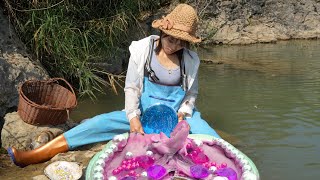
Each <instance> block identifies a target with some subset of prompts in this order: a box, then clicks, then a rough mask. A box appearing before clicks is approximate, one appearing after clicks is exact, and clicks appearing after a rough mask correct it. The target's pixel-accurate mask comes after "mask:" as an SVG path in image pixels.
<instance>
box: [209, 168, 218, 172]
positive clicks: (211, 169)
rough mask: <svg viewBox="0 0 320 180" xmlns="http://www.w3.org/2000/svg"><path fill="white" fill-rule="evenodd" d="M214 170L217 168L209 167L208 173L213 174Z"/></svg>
mask: <svg viewBox="0 0 320 180" xmlns="http://www.w3.org/2000/svg"><path fill="white" fill-rule="evenodd" d="M216 170H217V167H215V166H211V167H210V168H209V171H210V172H211V173H214V172H215V171H216Z"/></svg>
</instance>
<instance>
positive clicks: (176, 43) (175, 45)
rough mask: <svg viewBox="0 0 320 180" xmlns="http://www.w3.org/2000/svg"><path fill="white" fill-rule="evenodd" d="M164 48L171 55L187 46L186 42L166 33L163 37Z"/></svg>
mask: <svg viewBox="0 0 320 180" xmlns="http://www.w3.org/2000/svg"><path fill="white" fill-rule="evenodd" d="M161 43H162V50H163V51H164V52H165V53H166V54H168V55H170V54H174V53H175V52H177V51H179V50H181V49H182V48H184V47H185V46H186V42H185V41H183V40H180V39H177V38H174V37H172V36H170V35H167V34H164V35H162V37H161Z"/></svg>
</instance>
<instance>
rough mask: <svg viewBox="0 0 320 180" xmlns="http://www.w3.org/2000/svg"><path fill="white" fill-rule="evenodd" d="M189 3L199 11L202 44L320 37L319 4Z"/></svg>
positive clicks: (275, 0) (297, 0) (295, 0)
mask: <svg viewBox="0 0 320 180" xmlns="http://www.w3.org/2000/svg"><path fill="white" fill-rule="evenodd" d="M189 2H190V3H191V4H193V6H194V7H196V8H197V11H198V14H199V17H200V23H199V36H200V37H202V38H203V39H204V40H205V41H204V42H203V44H211V43H215V44H252V43H269V42H276V41H278V40H287V39H309V38H320V14H319V9H320V3H319V1H318V2H317V1H314V0H292V1H286V0H268V1H265V0H259V1H239V0H234V1H226V0H217V1H200V2H198V1H189ZM213 32H214V33H213Z"/></svg>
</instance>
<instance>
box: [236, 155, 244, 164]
mask: <svg viewBox="0 0 320 180" xmlns="http://www.w3.org/2000/svg"><path fill="white" fill-rule="evenodd" d="M243 160H244V156H243V155H242V154H239V155H237V158H236V161H237V162H238V163H240V162H241V161H243Z"/></svg>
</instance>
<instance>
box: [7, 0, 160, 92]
mask: <svg viewBox="0 0 320 180" xmlns="http://www.w3.org/2000/svg"><path fill="white" fill-rule="evenodd" d="M5 6H6V8H7V11H8V12H9V14H10V15H11V17H12V19H14V24H15V27H16V30H17V31H18V34H19V35H20V37H21V39H22V40H23V41H24V42H25V44H26V46H27V47H28V49H29V50H30V51H31V52H32V53H33V54H35V55H36V57H37V58H38V59H39V60H40V61H41V63H42V64H43V65H44V67H45V68H46V70H47V71H48V72H49V74H50V75H51V76H53V77H64V78H66V79H68V80H69V81H70V82H71V83H72V84H73V85H74V86H76V87H77V88H78V90H79V93H80V95H83V94H89V95H91V96H92V97H94V91H95V90H97V91H100V92H102V91H103V87H104V85H107V84H108V85H110V86H112V88H113V89H114V90H115V91H116V88H115V84H118V85H120V84H119V83H118V80H121V78H123V76H122V75H114V74H111V73H108V72H106V71H105V70H104V69H102V68H99V67H97V66H93V64H101V63H104V64H113V63H115V61H120V60H121V59H120V60H119V57H123V56H125V55H124V53H123V51H121V48H122V47H127V46H128V44H129V42H128V34H127V32H128V30H129V29H130V28H131V27H132V26H134V25H135V23H136V22H135V19H136V16H138V15H139V12H141V11H146V10H152V9H155V8H157V6H158V2H157V1H150V0H134V1H133V0H110V1H106V0H92V1H87V0H52V1H47V0H33V1H27V0H22V1H18V0H13V1H8V0H5Z"/></svg>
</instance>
